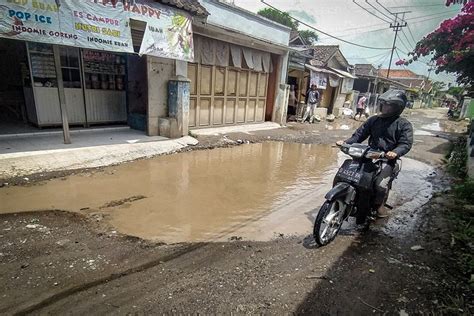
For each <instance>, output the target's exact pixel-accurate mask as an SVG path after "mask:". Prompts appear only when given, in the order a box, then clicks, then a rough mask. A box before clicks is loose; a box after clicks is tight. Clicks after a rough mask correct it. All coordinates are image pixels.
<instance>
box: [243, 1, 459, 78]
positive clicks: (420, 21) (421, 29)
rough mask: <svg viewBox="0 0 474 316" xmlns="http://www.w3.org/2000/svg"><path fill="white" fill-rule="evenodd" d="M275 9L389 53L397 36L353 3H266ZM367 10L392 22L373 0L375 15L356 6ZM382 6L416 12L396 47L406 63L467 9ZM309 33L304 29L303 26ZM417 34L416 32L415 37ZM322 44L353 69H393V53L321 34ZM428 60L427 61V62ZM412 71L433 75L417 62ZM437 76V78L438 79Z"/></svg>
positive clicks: (433, 4)
mask: <svg viewBox="0 0 474 316" xmlns="http://www.w3.org/2000/svg"><path fill="white" fill-rule="evenodd" d="M265 1H266V2H268V3H269V4H271V5H272V6H275V7H277V8H278V9H281V10H283V11H289V12H290V14H291V15H292V16H294V17H297V18H298V19H301V20H303V21H304V22H306V23H308V24H310V25H311V26H314V27H316V28H318V29H320V30H322V31H325V32H327V33H329V34H331V35H336V36H339V37H341V38H343V39H344V40H347V41H350V42H355V43H358V44H362V45H366V46H372V47H382V48H389V47H391V46H392V43H393V38H394V32H393V30H392V29H390V28H389V24H388V23H387V22H384V21H382V20H381V19H379V18H377V17H375V16H373V15H371V14H370V13H368V12H366V11H364V9H362V8H360V7H358V6H357V5H356V4H354V3H353V1H352V0H265ZM234 2H235V4H236V5H238V6H240V7H243V8H245V9H247V10H249V11H253V12H257V11H258V10H260V9H262V8H265V7H266V6H265V4H263V3H261V2H260V1H259V0H234ZM356 2H357V3H358V4H360V5H361V6H363V7H365V8H367V10H369V11H371V12H372V13H374V14H376V15H378V16H380V18H382V19H384V20H388V17H389V16H390V14H389V13H388V12H387V11H385V10H384V9H383V8H382V7H381V6H379V5H378V4H377V3H376V1H375V0H369V3H370V4H372V5H373V6H375V7H376V8H377V9H379V10H380V11H381V12H383V13H384V14H386V16H384V15H382V13H380V12H377V11H375V9H374V8H372V7H370V5H369V4H367V3H366V0H357V1H356ZM378 2H379V3H380V4H382V5H384V6H385V7H387V8H388V9H389V11H391V12H399V11H412V12H410V13H407V14H406V18H407V22H408V27H405V28H403V32H402V33H400V32H399V35H400V36H399V37H398V40H397V44H396V47H397V48H398V49H399V51H398V54H399V55H400V57H401V58H407V54H406V53H407V52H408V51H411V50H412V49H413V48H414V46H415V41H418V40H420V39H421V38H422V37H423V36H424V35H426V34H428V33H430V32H431V31H432V30H434V29H435V28H436V27H437V26H438V25H439V24H440V22H442V21H443V20H445V19H448V18H451V17H453V16H455V15H456V14H457V12H459V11H460V10H461V6H460V5H456V6H450V7H446V6H445V5H444V3H445V0H378ZM300 28H301V29H303V28H305V27H304V26H301V27H300ZM410 32H411V33H410ZM319 36H320V41H319V44H338V45H340V48H341V51H342V53H343V54H344V56H345V57H346V58H347V59H348V60H349V62H350V63H351V64H356V63H371V64H373V65H374V66H375V67H377V66H378V65H382V68H387V67H388V65H389V59H390V50H389V49H386V50H375V49H365V48H360V47H356V46H353V45H350V44H346V43H343V42H341V41H338V40H335V39H332V38H329V37H327V36H325V35H322V34H319ZM398 59H399V58H398V56H397V54H394V58H393V61H392V68H394V69H403V67H400V66H395V62H396V61H397V60H398ZM426 61H427V60H426ZM407 68H408V69H410V70H412V71H414V72H416V73H418V74H423V75H427V73H428V71H427V70H428V66H427V65H426V64H423V63H421V62H414V63H412V64H410V65H409V66H407ZM433 77H434V78H433ZM431 78H433V79H435V80H441V81H452V80H453V79H452V78H453V77H452V76H450V75H447V74H443V73H442V74H440V75H438V76H437V75H435V74H434V72H432V75H431Z"/></svg>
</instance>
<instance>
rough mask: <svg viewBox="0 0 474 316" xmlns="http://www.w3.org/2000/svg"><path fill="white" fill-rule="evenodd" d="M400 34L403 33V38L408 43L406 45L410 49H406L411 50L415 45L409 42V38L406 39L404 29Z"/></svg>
mask: <svg viewBox="0 0 474 316" xmlns="http://www.w3.org/2000/svg"><path fill="white" fill-rule="evenodd" d="M407 26H408V25H407ZM402 35H403V37H404V38H405V40H406V43H408V45H407V47H409V48H410V49H408V51H412V50H413V48H415V46H414V45H413V44H412V43H411V42H410V40H409V39H408V37H407V35H406V34H405V31H404V30H402ZM400 41H401V39H400ZM404 43H405V42H404ZM405 48H406V47H405Z"/></svg>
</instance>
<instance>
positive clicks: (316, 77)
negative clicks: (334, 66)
mask: <svg viewBox="0 0 474 316" xmlns="http://www.w3.org/2000/svg"><path fill="white" fill-rule="evenodd" d="M313 84H315V85H316V87H317V88H318V89H323V90H325V89H326V88H327V85H328V76H327V75H326V74H324V73H321V72H316V71H312V70H311V80H310V85H313Z"/></svg>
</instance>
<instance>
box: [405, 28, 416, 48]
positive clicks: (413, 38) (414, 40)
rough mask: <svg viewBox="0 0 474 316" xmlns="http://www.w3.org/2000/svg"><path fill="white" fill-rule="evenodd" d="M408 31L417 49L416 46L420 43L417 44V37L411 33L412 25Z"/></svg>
mask: <svg viewBox="0 0 474 316" xmlns="http://www.w3.org/2000/svg"><path fill="white" fill-rule="evenodd" d="M407 29H408V32H409V33H410V36H411V39H412V40H413V43H415V47H416V44H417V43H418V42H417V40H416V39H415V37H414V36H413V33H412V32H411V29H410V25H408V26H407Z"/></svg>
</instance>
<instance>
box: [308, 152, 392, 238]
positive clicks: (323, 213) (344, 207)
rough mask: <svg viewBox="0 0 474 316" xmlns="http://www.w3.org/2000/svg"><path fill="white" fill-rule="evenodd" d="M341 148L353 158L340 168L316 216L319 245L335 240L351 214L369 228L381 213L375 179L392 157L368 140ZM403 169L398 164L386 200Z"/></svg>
mask: <svg viewBox="0 0 474 316" xmlns="http://www.w3.org/2000/svg"><path fill="white" fill-rule="evenodd" d="M340 149H341V151H342V152H343V153H345V154H347V155H349V156H350V157H351V158H352V159H347V160H345V161H344V163H343V164H342V166H341V167H340V168H339V170H338V172H337V174H336V176H335V178H334V182H333V188H332V189H331V190H330V191H329V192H328V193H327V194H326V196H325V199H326V201H325V202H324V204H323V205H322V206H321V208H320V210H319V212H318V215H317V216H316V220H315V222H314V230H313V236H314V240H315V241H316V243H317V244H318V245H319V246H325V245H327V244H329V243H330V242H331V241H333V240H334V238H336V236H337V234H338V233H339V230H340V229H341V226H342V224H343V223H344V221H346V220H348V219H349V217H355V218H356V223H357V224H365V227H366V228H368V225H369V224H368V223H369V222H370V220H373V219H375V218H376V216H377V209H376V208H375V207H374V197H375V194H374V192H375V191H374V183H375V178H376V177H377V175H378V174H379V173H380V171H381V170H382V168H383V165H384V163H386V162H387V161H388V160H387V159H386V158H384V156H385V153H384V152H380V151H375V150H373V149H371V148H370V147H369V146H367V145H364V144H352V145H348V144H343V145H342V146H341V147H340ZM399 172H400V168H399V167H398V164H397V167H396V168H395V169H394V173H393V174H392V177H391V178H390V180H389V185H388V188H389V190H388V191H387V195H386V196H385V199H384V204H385V203H386V201H387V199H388V194H389V191H390V189H391V187H392V182H393V180H395V179H396V177H397V176H398V173H399ZM387 207H389V206H388V205H387Z"/></svg>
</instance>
